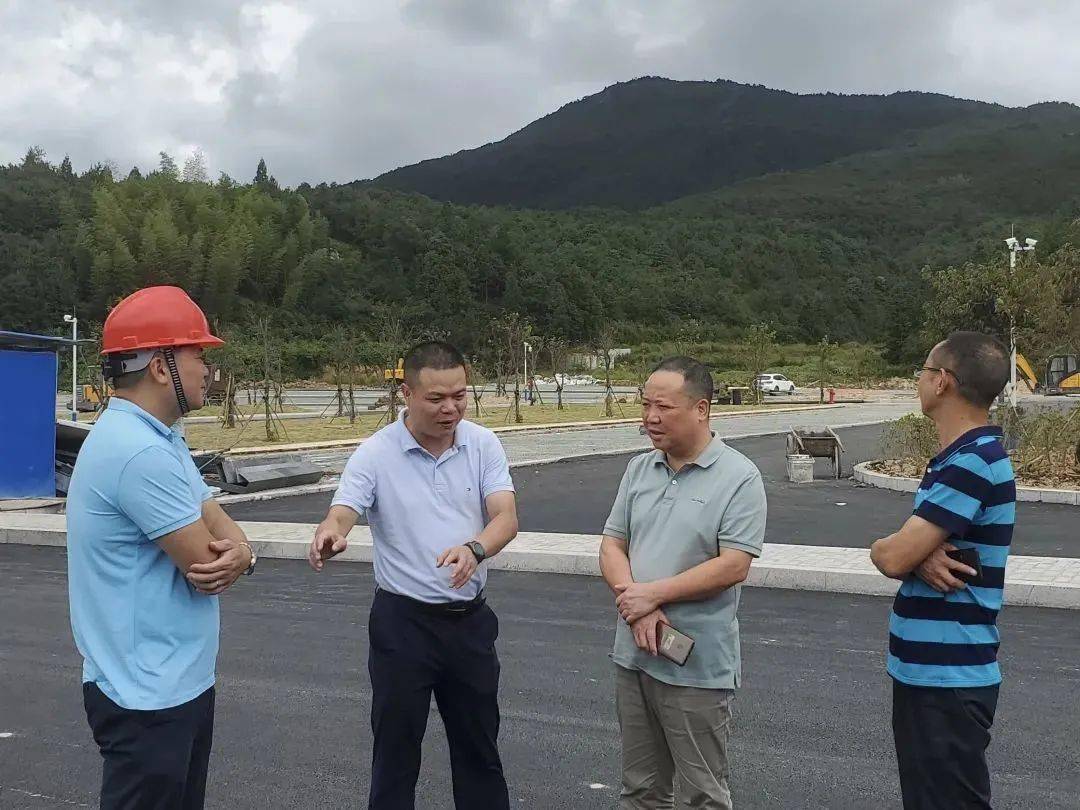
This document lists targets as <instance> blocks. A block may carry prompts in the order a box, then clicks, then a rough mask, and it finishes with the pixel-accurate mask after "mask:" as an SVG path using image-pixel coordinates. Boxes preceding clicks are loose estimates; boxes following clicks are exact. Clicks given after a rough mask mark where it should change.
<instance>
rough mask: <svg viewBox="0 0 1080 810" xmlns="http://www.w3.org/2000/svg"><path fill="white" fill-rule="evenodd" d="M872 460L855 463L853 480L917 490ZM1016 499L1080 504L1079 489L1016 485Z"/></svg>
mask: <svg viewBox="0 0 1080 810" xmlns="http://www.w3.org/2000/svg"><path fill="white" fill-rule="evenodd" d="M873 463H874V462H872V461H866V462H863V463H862V464H856V465H855V476H854V477H855V480H856V481H858V482H859V483H861V484H866V485H867V486H871V487H878V488H880V489H891V490H893V491H894V492H908V493H911V492H917V491H918V489H919V480H918V479H917V478H906V477H902V476H899V475H886V474H885V473H879V472H875V471H874V470H871V469H870V465H871V464H873ZM1016 500H1017V501H1021V502H1024V503H1053V504H1058V505H1061V506H1080V490H1077V489H1043V488H1039V487H1017V488H1016Z"/></svg>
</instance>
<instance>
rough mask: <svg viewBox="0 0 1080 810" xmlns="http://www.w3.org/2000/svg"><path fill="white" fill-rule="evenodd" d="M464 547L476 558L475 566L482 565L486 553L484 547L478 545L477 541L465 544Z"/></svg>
mask: <svg viewBox="0 0 1080 810" xmlns="http://www.w3.org/2000/svg"><path fill="white" fill-rule="evenodd" d="M465 546H466V548H468V549H469V551H471V552H472V553H473V555H474V556H475V557H476V564H477V565H479V564H480V563H482V562H483V561H484V559H485V558H486V557H487V551H486V550H485V549H484V546H483V545H482V544H481V543H479V542H478V541H476V540H470V541H469V542H468V543H466V544H465Z"/></svg>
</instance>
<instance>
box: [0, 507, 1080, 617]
mask: <svg viewBox="0 0 1080 810" xmlns="http://www.w3.org/2000/svg"><path fill="white" fill-rule="evenodd" d="M240 525H241V527H242V528H243V529H244V532H245V533H246V534H247V536H248V538H249V540H250V541H251V543H252V545H253V547H254V548H255V551H256V553H257V554H258V555H259V556H260V557H263V558H268V559H304V558H306V557H307V549H308V544H309V543H310V542H311V538H312V536H313V535H314V532H315V526H314V524H309V523H268V522H245V523H241V524H240ZM0 543H9V544H18V545H32V546H33V545H37V546H63V545H65V544H66V528H65V517H64V516H63V515H30V514H10V515H3V516H0ZM599 549H600V537H598V536H596V535H586V534H556V533H545V532H522V533H521V534H519V535H518V537H517V538H516V539H515V540H514V542H512V543H511V544H510V546H509V547H508V548H507V549H506V550H505V551H503V553H501V554H499V555H498V556H497V557H495V558H494V559H492V560H491V561H490V562H489V563H488V566H489V567H490V568H492V569H494V570H504V571H530V572H536V573H551V574H573V575H583V576H599V574H600V566H599V562H598V553H599ZM371 560H372V538H371V531H370V530H369V529H368V527H366V526H357V527H356V528H354V529H353V530H352V532H351V533H350V534H349V547H348V549H347V550H346V551H345V553H344V554H342V555H341V556H340V557H339V561H342V562H371ZM746 584H747V585H749V586H755V587H768V588H782V589H788V590H807V591H820V592H828V593H854V594H870V595H890V594H892V593H895V592H896V587H897V586H896V583H895V582H894V581H892V580H889V579H886V578H885V577H882V576H881V575H880V574H878V572H877V570H876V569H875V568H874V566H873V564H872V563H871V562H870V553H869V551H868V550H867V549H864V548H844V547H833V546H793V545H783V544H775V543H767V544H766V545H765V547H764V550H763V553H762V555H761V558H760V559H759V560H757V561H756V562H755V563H754V565H753V566H752V568H751V576H750V578H749V579H748V580H747V583H746ZM1005 601H1006V602H1007V603H1008V604H1014V605H1027V606H1036V607H1057V608H1070V609H1080V559H1073V558H1062V557H1025V556H1013V557H1010V559H1009V565H1008V568H1007V569H1006V589H1005Z"/></svg>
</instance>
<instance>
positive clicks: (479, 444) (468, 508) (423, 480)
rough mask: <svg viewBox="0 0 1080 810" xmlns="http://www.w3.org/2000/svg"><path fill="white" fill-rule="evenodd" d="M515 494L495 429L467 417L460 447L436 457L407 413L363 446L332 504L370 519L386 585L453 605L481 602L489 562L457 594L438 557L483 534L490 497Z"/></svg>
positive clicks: (457, 439) (378, 576) (380, 578)
mask: <svg viewBox="0 0 1080 810" xmlns="http://www.w3.org/2000/svg"><path fill="white" fill-rule="evenodd" d="M513 491H514V482H513V480H512V479H511V477H510V465H509V463H508V462H507V459H506V452H505V451H504V450H503V446H502V443H501V442H500V441H499V439H498V437H497V436H496V435H495V434H494V433H492V432H491V431H490V430H488V429H487V428H485V427H482V426H481V425H477V424H475V423H474V422H469V421H467V420H462V422H461V423H460V424H459V425H458V426H457V429H456V431H455V433H454V443H453V445H451V447H450V448H449V449H447V450H446V452H444V453H443V454H442V456H440V457H439V458H438V459H436V458H435V457H434V456H433V455H431V453H429V452H428V451H427V450H425V449H424V448H423V447H421V446H420V445H419V443H418V442H417V441H416V439H415V438H414V437H413V435H412V434H411V433H410V432H409V430H408V428H406V427H405V413H404V412H402V414H401V417H400V418H399V419H398V421H397V422H395V423H394V424H392V425H388V426H387V427H385V428H383V429H382V430H380V431H379V432H377V433H376V434H375V435H374V436H372V437H371V438H370V439H367V440H366V441H365V442H364V443H363V444H361V445H360V446H359V447H358V448H356V451H355V452H354V453H353V454H352V457H351V458H350V459H349V463H348V464H347V465H346V466H345V472H344V473H342V476H341V483H340V484H338V489H337V493H336V494H335V495H334V500H333V505H334V506H347V507H349V508H350V509H352V510H354V511H355V512H357V514H360V515H367V519H368V525H369V526H370V527H371V535H372V539H373V541H374V545H375V555H374V556H375V581H376V583H377V584H378V585H379V587H380V588H384V589H386V590H388V591H391V592H393V593H397V594H401V595H403V596H409V597H411V598H413V599H419V600H421V601H424V602H449V601H455V600H469V599H473V598H475V597H476V596H477V595H478V594H479V593H480V591H481V590H482V589H483V587H484V583H485V582H486V581H487V565H486V564H481V565H480V566H479V567H478V568H477V570H476V573H475V574H473V577H472V579H471V580H470V581H469V582H468V583H466V584H465V585H464V586H463V587H461V588H459V589H458V590H453V589H452V588H451V587H450V569H449V568H448V567H447V568H436V567H435V563H436V560H437V559H438V557H439V555H440V554H442V553H443V552H444V551H446V549H448V548H450V547H452V546H457V545H461V544H462V543H466V542H468V541H470V540H475V539H476V537H477V536H478V535H479V534H480V533H481V532H482V531H483V529H484V527H485V526H486V525H487V522H488V515H487V511H486V509H485V508H484V501H485V499H486V498H487V497H488V496H489V495H492V494H494V493H496V492H513Z"/></svg>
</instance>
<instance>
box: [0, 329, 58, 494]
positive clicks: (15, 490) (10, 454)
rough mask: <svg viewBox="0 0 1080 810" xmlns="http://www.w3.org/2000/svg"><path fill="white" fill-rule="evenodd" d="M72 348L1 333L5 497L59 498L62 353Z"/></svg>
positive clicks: (0, 471)
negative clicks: (58, 411) (58, 401)
mask: <svg viewBox="0 0 1080 810" xmlns="http://www.w3.org/2000/svg"><path fill="white" fill-rule="evenodd" d="M70 346H71V341H70V340H65V339H64V338H55V337H49V336H46V335H24V334H21V333H18V332H0V390H2V391H3V392H4V394H3V396H0V498H51V497H53V496H55V495H56V471H55V468H56V461H55V459H56V374H57V352H59V351H60V350H61V349H63V348H65V347H70Z"/></svg>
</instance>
